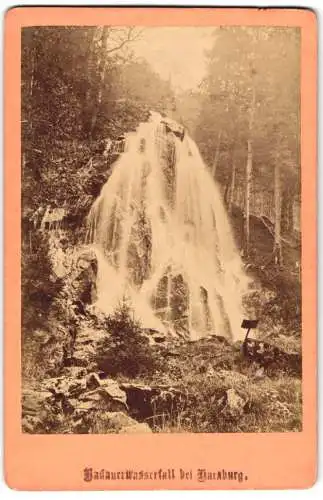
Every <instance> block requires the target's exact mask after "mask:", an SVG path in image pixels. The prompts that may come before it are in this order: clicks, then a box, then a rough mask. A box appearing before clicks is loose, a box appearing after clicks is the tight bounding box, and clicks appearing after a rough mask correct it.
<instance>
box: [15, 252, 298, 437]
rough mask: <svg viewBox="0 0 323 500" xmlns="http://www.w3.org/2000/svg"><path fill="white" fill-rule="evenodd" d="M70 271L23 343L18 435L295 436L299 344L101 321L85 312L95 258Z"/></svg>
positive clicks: (122, 318) (280, 338) (86, 256)
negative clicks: (193, 337)
mask: <svg viewBox="0 0 323 500" xmlns="http://www.w3.org/2000/svg"><path fill="white" fill-rule="evenodd" d="M59 265H60V266H64V261H63V260H61V261H60V262H59ZM68 271H69V272H65V274H64V268H63V269H62V271H61V274H62V275H63V279H62V280H61V282H62V284H61V286H60V288H59V291H58V292H57V287H56V288H55V294H54V297H53V298H52V299H51V303H50V307H49V310H48V313H47V317H46V323H43V326H40V327H38V328H35V329H34V331H33V332H32V335H29V336H28V337H27V338H26V339H25V341H24V344H23V374H24V376H23V387H22V429H23V432H26V433H37V434H45V433H46V434H47V433H59V434H87V433H99V434H105V433H151V432H284V431H285V432H290V431H300V430H301V414H302V411H301V410H302V397H301V395H302V392H301V369H302V366H301V365H302V359H301V354H300V352H301V347H300V339H298V340H297V339H296V340H295V338H294V337H293V336H288V335H286V334H283V333H282V332H281V331H279V333H277V335H276V336H275V335H274V336H272V337H271V338H270V341H267V340H266V342H264V341H262V340H259V339H248V341H247V342H245V343H242V342H236V343H231V342H229V341H228V340H227V339H225V338H223V337H219V336H216V335H210V336H209V337H206V338H204V339H201V340H198V341H195V342H192V341H189V340H188V339H187V338H185V337H182V338H179V337H174V336H172V335H166V334H163V333H161V332H157V331H155V330H150V329H144V328H142V327H141V326H140V325H138V324H136V323H135V322H134V321H133V320H131V319H130V317H129V316H127V311H126V310H124V311H121V313H120V314H119V315H118V314H117V315H116V316H115V317H114V318H110V319H108V320H107V319H106V318H104V317H100V314H99V313H98V312H97V311H95V310H94V309H93V306H92V303H93V301H94V299H95V292H96V290H95V278H96V260H95V255H94V254H93V253H91V252H85V253H83V254H82V255H81V256H80V255H78V257H77V259H76V262H74V264H73V266H72V270H71V269H69V270H68ZM47 293H48V294H49V292H47ZM44 324H45V326H44Z"/></svg>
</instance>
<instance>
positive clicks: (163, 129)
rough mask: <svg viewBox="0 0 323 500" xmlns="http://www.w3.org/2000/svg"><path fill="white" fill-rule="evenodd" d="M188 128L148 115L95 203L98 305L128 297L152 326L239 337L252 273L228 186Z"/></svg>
mask: <svg viewBox="0 0 323 500" xmlns="http://www.w3.org/2000/svg"><path fill="white" fill-rule="evenodd" d="M178 135H179V134H178V133H177V132H176V130H175V129H174V128H173V129H172V127H171V126H169V122H167V121H166V122H165V121H163V119H162V117H161V116H160V115H159V114H157V113H154V114H152V118H151V120H150V121H149V122H147V123H142V124H140V125H139V127H138V129H137V131H136V132H135V133H133V134H130V135H128V137H127V142H126V150H125V152H124V153H123V154H122V155H121V156H120V157H119V159H118V160H117V161H116V163H115V165H114V166H113V171H112V174H111V176H110V178H109V179H108V181H107V182H106V184H105V185H104V186H103V188H102V191H101V194H100V196H99V197H98V198H97V200H96V201H95V202H94V204H93V206H92V208H91V212H90V215H89V223H90V224H89V237H90V241H91V243H93V245H94V247H95V248H96V249H97V255H98V282H97V289H98V302H97V304H96V306H97V307H98V308H99V309H101V310H102V311H104V312H105V313H107V314H109V313H111V312H112V311H113V310H114V309H115V308H116V307H117V306H118V304H119V303H120V301H122V300H123V298H124V297H127V298H129V299H130V301H131V305H132V307H133V310H134V314H135V316H136V317H137V318H138V319H139V320H140V321H141V323H142V324H143V326H144V327H150V328H156V329H163V330H165V329H166V330H167V331H171V332H174V333H178V334H184V335H186V336H187V338H190V339H197V338H200V337H203V336H205V335H208V334H210V333H214V334H217V335H224V336H226V337H228V338H233V339H236V338H237V337H239V336H240V332H241V330H240V324H241V320H242V318H243V311H242V297H243V294H244V293H245V292H246V289H247V278H246V276H245V274H244V272H243V269H242V262H241V259H240V256H239V253H238V251H237V249H236V247H235V244H234V240H233V236H232V232H231V228H230V224H229V220H228V216H227V214H226V211H225V208H224V206H223V201H222V197H221V194H220V190H219V188H218V186H217V185H216V183H215V182H214V180H213V178H212V177H211V175H210V173H209V171H208V170H207V168H206V166H205V164H204V163H203V160H202V158H201V156H200V153H199V151H198V148H197V146H196V144H195V143H194V141H193V140H192V139H191V138H190V137H189V136H187V135H185V137H183V136H181V137H178Z"/></svg>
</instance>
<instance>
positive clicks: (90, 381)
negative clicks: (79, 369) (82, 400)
mask: <svg viewBox="0 0 323 500" xmlns="http://www.w3.org/2000/svg"><path fill="white" fill-rule="evenodd" d="M100 385H101V380H100V378H99V376H98V375H97V374H96V373H90V374H89V375H88V376H87V377H86V387H87V389H89V390H90V391H92V390H93V389H96V388H97V387H100Z"/></svg>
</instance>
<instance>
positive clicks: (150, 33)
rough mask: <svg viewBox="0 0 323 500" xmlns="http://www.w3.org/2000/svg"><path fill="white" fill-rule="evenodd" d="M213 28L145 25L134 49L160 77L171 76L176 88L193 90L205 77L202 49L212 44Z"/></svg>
mask: <svg viewBox="0 0 323 500" xmlns="http://www.w3.org/2000/svg"><path fill="white" fill-rule="evenodd" d="M213 31H214V27H203V28H194V27H185V28H176V27H175V28H173V27H165V28H159V27H158V28H144V30H143V33H142V35H141V37H140V40H138V41H137V42H136V43H135V44H134V45H133V50H134V52H135V54H136V56H137V57H140V58H141V57H142V58H144V59H146V60H147V61H148V62H149V63H150V65H151V66H152V68H153V69H154V71H156V73H158V74H159V75H160V76H161V77H162V78H163V79H166V80H168V79H169V78H170V79H171V82H172V85H173V87H174V88H175V89H177V90H180V89H182V90H188V89H196V88H197V86H198V84H199V83H200V81H201V80H202V78H203V77H204V76H205V72H206V59H205V50H207V49H209V48H210V47H211V45H212V41H213V40H212V32H213Z"/></svg>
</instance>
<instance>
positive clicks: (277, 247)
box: [273, 159, 283, 265]
mask: <svg viewBox="0 0 323 500" xmlns="http://www.w3.org/2000/svg"><path fill="white" fill-rule="evenodd" d="M274 198H275V239H274V249H273V256H274V262H275V264H276V265H281V264H282V263H283V256H282V245H281V215H282V211H281V179H280V165H279V161H278V159H277V160H276V164H275V183H274Z"/></svg>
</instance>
